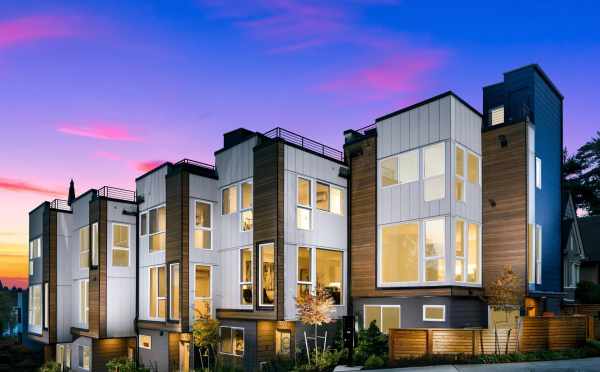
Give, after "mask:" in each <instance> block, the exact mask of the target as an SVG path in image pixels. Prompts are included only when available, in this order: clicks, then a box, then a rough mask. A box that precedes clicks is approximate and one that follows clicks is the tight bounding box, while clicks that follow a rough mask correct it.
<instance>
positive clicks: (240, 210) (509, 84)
mask: <svg viewBox="0 0 600 372" xmlns="http://www.w3.org/2000/svg"><path fill="white" fill-rule="evenodd" d="M344 142H345V143H344V151H343V152H340V151H338V150H335V149H333V148H331V147H328V146H325V145H323V144H320V143H318V142H316V141H313V140H311V139H308V138H305V137H302V136H301V135H298V134H296V133H292V132H290V131H287V130H284V129H281V128H275V129H273V130H271V131H269V132H266V133H258V132H254V131H250V130H247V129H243V128H240V129H237V130H234V131H231V132H228V133H225V134H224V137H223V147H222V148H221V149H219V150H218V151H216V152H215V164H214V165H210V164H205V163H200V162H196V161H193V160H189V159H184V160H181V161H179V162H176V163H170V162H167V163H164V164H162V165H160V166H158V167H156V168H155V169H153V170H151V171H149V172H147V173H145V174H143V175H141V176H139V177H138V178H137V179H136V191H135V192H124V191H119V192H117V190H115V189H109V188H103V189H100V190H90V191H88V192H87V193H84V194H82V195H80V196H79V197H77V198H75V197H73V198H70V202H69V203H68V205H67V204H66V203H65V202H60V201H55V202H52V203H44V204H42V205H41V206H40V207H38V208H36V209H35V210H34V211H32V212H31V213H30V247H31V249H30V258H31V259H30V261H31V263H30V273H31V276H30V293H31V295H30V305H31V306H30V316H29V319H30V321H29V322H30V325H29V333H30V336H31V338H33V339H34V340H37V341H39V342H42V343H44V344H45V345H48V347H47V348H46V349H47V353H48V357H49V358H56V359H57V360H59V361H61V362H63V364H65V365H67V364H70V367H71V368H75V369H77V368H80V369H84V370H86V369H88V370H89V369H93V370H104V368H103V364H102V363H105V361H106V360H107V358H109V357H114V356H117V355H118V356H129V357H130V358H136V359H137V360H138V361H139V362H140V363H141V364H144V365H146V366H152V367H154V368H155V369H156V370H159V371H177V370H180V371H188V370H191V369H192V368H194V367H198V366H200V364H201V363H200V358H201V356H200V355H199V353H198V350H197V349H196V348H194V347H193V340H192V327H193V324H194V322H195V321H196V320H198V319H201V318H214V319H218V320H219V322H220V335H221V345H220V347H219V355H220V357H221V358H223V359H225V360H227V361H228V362H230V363H233V364H236V365H238V366H240V367H243V368H244V369H246V370H257V369H260V368H261V365H263V364H264V363H266V362H268V361H270V360H272V359H274V358H275V357H284V358H286V357H287V358H294V357H295V355H296V354H297V353H299V352H301V351H302V350H303V349H304V345H305V340H304V331H305V329H304V326H303V325H302V323H301V322H299V321H298V319H297V314H296V300H297V298H299V297H301V296H303V295H305V294H306V293H310V292H314V291H315V289H316V288H322V289H324V290H326V291H327V292H328V293H329V294H330V296H331V298H332V299H333V302H334V313H333V318H334V322H333V323H332V324H330V325H328V326H327V327H324V328H323V329H322V330H321V334H319V342H321V341H322V340H324V339H325V336H327V339H328V340H329V341H330V342H331V340H332V339H333V337H334V336H335V334H336V328H337V327H336V326H337V323H338V322H340V323H342V325H343V327H344V335H345V336H344V337H345V338H346V340H345V341H346V342H347V343H349V344H351V343H352V338H353V336H352V335H353V331H354V330H355V329H357V328H360V327H366V326H368V324H370V323H371V322H375V324H376V325H377V326H378V327H379V328H380V329H381V330H382V331H383V332H387V331H388V330H389V329H390V328H436V327H443V328H466V327H487V326H488V319H489V318H490V316H492V314H490V313H489V309H488V306H487V304H486V302H485V295H486V288H487V287H488V286H489V283H490V282H491V281H493V280H494V279H495V278H496V277H497V276H498V275H499V274H500V273H501V272H502V269H503V268H504V267H505V266H506V265H508V264H510V265H511V266H512V267H513V269H514V270H515V271H516V272H517V274H518V275H519V276H520V277H521V279H522V283H523V292H522V294H523V297H524V298H525V306H524V308H523V309H522V313H523V314H527V315H540V314H542V313H544V312H548V311H550V312H554V313H558V312H559V311H560V300H561V298H562V297H564V291H563V287H562V284H563V278H562V272H563V270H562V268H563V266H562V262H561V255H562V253H561V242H562V239H561V234H562V231H561V220H562V214H561V213H562V212H561V193H560V164H561V163H560V162H561V157H560V154H561V148H562V96H561V95H560V93H559V92H558V90H557V89H556V87H555V86H554V85H553V84H552V82H551V81H550V80H549V78H548V77H547V76H546V75H545V74H544V72H543V71H542V70H541V68H540V67H539V66H537V65H529V66H525V67H523V68H520V69H517V70H513V71H509V72H507V73H505V74H504V80H503V82H501V83H498V84H494V85H491V86H486V87H484V88H483V114H481V113H479V112H478V111H477V110H476V109H474V108H473V107H471V106H470V105H469V104H468V103H466V102H465V101H464V100H463V99H461V98H460V97H459V96H457V95H456V94H455V93H453V92H446V93H443V94H441V95H438V96H435V97H432V98H430V99H428V100H425V101H423V102H419V103H416V104H414V105H411V106H409V107H406V108H402V109H400V110H397V111H394V112H392V113H390V114H387V115H384V116H382V117H380V118H378V119H376V120H375V122H374V124H372V125H369V126H368V127H365V128H362V129H359V130H347V131H345V132H344ZM542 165H543V171H542ZM103 190H105V191H103ZM110 190H112V194H111V192H109V191H110ZM109 194H111V195H109ZM125 257H127V259H126V260H125ZM88 261H89V262H88ZM125 263H126V264H125ZM115 288H119V290H117V291H115ZM312 332H313V329H310V330H309V336H312ZM310 342H314V340H310ZM67 355H68V356H67Z"/></svg>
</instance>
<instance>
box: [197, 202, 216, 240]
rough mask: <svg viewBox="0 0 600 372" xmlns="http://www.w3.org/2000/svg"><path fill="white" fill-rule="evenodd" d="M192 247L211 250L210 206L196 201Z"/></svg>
mask: <svg viewBox="0 0 600 372" xmlns="http://www.w3.org/2000/svg"><path fill="white" fill-rule="evenodd" d="M195 205H196V218H195V223H194V247H195V248H198V249H212V204H210V203H206V202H202V201H196V203H195Z"/></svg>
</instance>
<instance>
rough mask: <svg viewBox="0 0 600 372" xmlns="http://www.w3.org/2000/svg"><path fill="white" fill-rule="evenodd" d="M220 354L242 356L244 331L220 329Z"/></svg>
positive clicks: (234, 328) (230, 328) (233, 328)
mask: <svg viewBox="0 0 600 372" xmlns="http://www.w3.org/2000/svg"><path fill="white" fill-rule="evenodd" d="M220 333H221V353H222V354H229V355H235V356H243V355H244V329H243V328H237V327H221V328H220Z"/></svg>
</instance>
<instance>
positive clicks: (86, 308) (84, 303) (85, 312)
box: [79, 279, 90, 328]
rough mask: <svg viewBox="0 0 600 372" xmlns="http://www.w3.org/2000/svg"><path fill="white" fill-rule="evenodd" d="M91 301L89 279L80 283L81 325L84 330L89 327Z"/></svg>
mask: <svg viewBox="0 0 600 372" xmlns="http://www.w3.org/2000/svg"><path fill="white" fill-rule="evenodd" d="M89 301H90V299H89V282H88V280H87V279H82V280H80V281H79V323H80V324H81V325H82V328H87V327H88V320H89V314H90V304H89Z"/></svg>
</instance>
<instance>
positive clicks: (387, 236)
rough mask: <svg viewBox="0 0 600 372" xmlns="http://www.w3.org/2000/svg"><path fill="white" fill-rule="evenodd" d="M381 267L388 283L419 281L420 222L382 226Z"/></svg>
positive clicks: (382, 278)
mask: <svg viewBox="0 0 600 372" xmlns="http://www.w3.org/2000/svg"><path fill="white" fill-rule="evenodd" d="M380 234H381V239H380V241H381V243H379V244H380V252H379V253H380V254H379V255H378V257H379V267H380V268H381V270H379V272H380V273H381V274H379V275H380V278H381V282H382V283H386V284H394V283H411V282H418V281H419V224H418V223H402V224H396V225H387V226H382V227H381V230H380Z"/></svg>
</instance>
